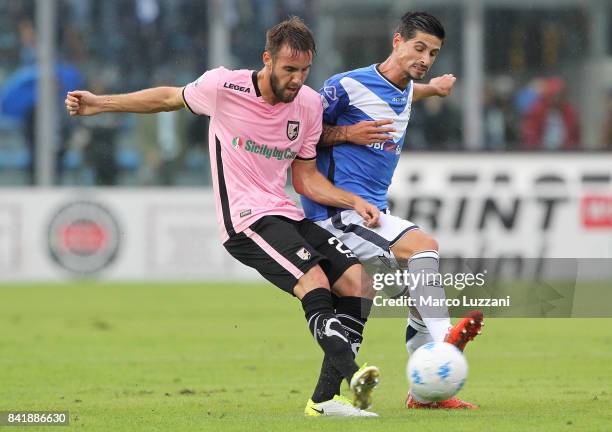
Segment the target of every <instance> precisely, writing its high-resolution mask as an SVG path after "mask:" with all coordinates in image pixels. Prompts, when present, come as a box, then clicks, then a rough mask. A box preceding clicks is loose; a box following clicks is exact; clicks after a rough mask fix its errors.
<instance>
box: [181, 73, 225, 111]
mask: <svg viewBox="0 0 612 432" xmlns="http://www.w3.org/2000/svg"><path fill="white" fill-rule="evenodd" d="M222 73H223V68H217V69H211V70H209V71H206V72H205V73H204V74H203V75H202V76H201V77H199V78H198V79H197V80H195V81H194V82H192V83H189V84H187V85H186V86H185V87H183V101H184V102H185V106H186V107H187V108H189V110H190V111H191V112H192V113H194V114H200V115H207V116H211V115H213V113H214V112H215V109H216V106H217V87H218V84H219V77H220V75H221V74H222Z"/></svg>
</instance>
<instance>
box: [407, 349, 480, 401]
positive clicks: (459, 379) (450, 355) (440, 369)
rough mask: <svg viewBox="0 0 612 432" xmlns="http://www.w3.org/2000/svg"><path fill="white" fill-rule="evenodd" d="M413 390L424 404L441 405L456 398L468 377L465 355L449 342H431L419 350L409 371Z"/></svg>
mask: <svg viewBox="0 0 612 432" xmlns="http://www.w3.org/2000/svg"><path fill="white" fill-rule="evenodd" d="M406 372H407V374H408V381H410V389H411V390H410V391H411V392H412V394H413V396H415V397H416V399H417V400H420V401H421V402H438V401H442V400H446V399H448V398H450V397H453V396H454V395H456V394H457V393H458V392H459V390H461V388H462V387H463V384H464V383H465V379H466V378H467V373H468V365H467V361H465V357H464V356H463V353H462V352H461V351H459V349H457V347H455V346H454V345H451V344H449V343H446V342H430V343H427V344H425V345H423V346H422V347H420V348H419V349H417V350H416V351H415V352H414V353H413V354H412V355H411V356H410V360H409V361H408V367H407V369H406Z"/></svg>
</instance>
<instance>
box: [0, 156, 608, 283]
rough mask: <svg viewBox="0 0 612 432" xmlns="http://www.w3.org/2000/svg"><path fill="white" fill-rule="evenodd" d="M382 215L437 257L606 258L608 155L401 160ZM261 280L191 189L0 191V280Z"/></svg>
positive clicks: (204, 198)
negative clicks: (411, 227) (426, 241)
mask: <svg viewBox="0 0 612 432" xmlns="http://www.w3.org/2000/svg"><path fill="white" fill-rule="evenodd" d="M390 200H391V202H392V211H393V213H394V214H395V215H397V216H400V217H404V218H408V219H411V220H413V221H414V222H416V223H417V224H419V225H420V226H421V227H422V228H423V229H425V230H427V231H428V232H430V233H431V234H433V235H434V237H435V238H436V239H438V241H439V243H440V250H441V253H442V255H443V256H452V257H465V258H477V257H483V258H496V257H506V256H508V257H513V256H518V257H523V258H539V257H554V258H612V155H606V154H596V155H578V154H565V155H545V154H533V155H529V154H519V155H512V154H495V155H482V154H444V153H439V154H406V155H404V156H403V157H402V159H401V162H400V164H399V166H398V169H397V171H396V175H395V182H394V184H393V186H392V189H391V193H390ZM75 277H77V278H78V277H86V278H99V279H103V280H118V281H132V280H260V277H259V276H258V275H257V273H256V272H254V271H252V270H250V269H248V268H246V267H244V266H243V265H242V264H240V263H238V262H237V261H235V260H233V259H232V258H231V257H230V256H229V254H227V252H226V251H225V250H224V249H223V247H222V246H221V244H220V242H219V234H218V232H217V226H216V218H215V210H214V202H213V197H212V193H211V191H209V190H198V189H168V188H164V189H121V188H117V189H66V188H61V189H25V188H23V189H22V188H19V189H10V188H8V189H2V194H1V195H0V280H2V281H55V280H64V279H70V278H75Z"/></svg>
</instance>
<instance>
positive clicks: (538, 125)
mask: <svg viewBox="0 0 612 432" xmlns="http://www.w3.org/2000/svg"><path fill="white" fill-rule="evenodd" d="M522 133H523V141H524V142H523V144H524V146H525V148H526V149H528V150H575V149H577V148H578V145H579V141H580V125H579V119H578V112H577V110H576V108H574V106H573V105H572V104H571V103H570V102H569V100H568V99H567V97H566V93H565V81H564V80H563V79H561V78H558V77H554V78H549V79H547V80H546V81H545V82H544V85H543V88H542V93H541V94H540V97H539V98H538V100H537V101H536V102H535V103H534V104H533V105H532V106H531V107H530V108H529V109H528V111H527V113H526V115H525V118H524V119H523V125H522Z"/></svg>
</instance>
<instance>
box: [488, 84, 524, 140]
mask: <svg viewBox="0 0 612 432" xmlns="http://www.w3.org/2000/svg"><path fill="white" fill-rule="evenodd" d="M513 91H514V81H513V80H512V78H510V77H507V76H501V77H497V78H495V79H491V80H490V82H489V84H488V85H487V86H486V88H485V106H484V133H485V146H486V148H487V149H489V150H511V149H513V148H514V147H515V146H516V144H517V142H518V134H517V131H518V124H519V121H518V114H517V112H516V111H515V108H514V106H513V104H512V100H511V99H512V92H513Z"/></svg>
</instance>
